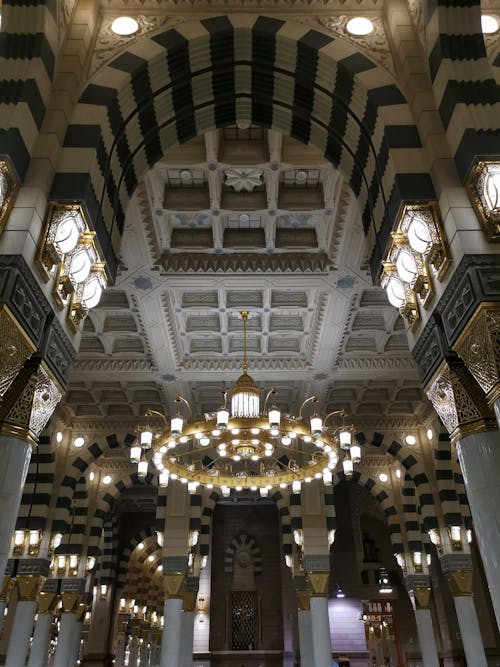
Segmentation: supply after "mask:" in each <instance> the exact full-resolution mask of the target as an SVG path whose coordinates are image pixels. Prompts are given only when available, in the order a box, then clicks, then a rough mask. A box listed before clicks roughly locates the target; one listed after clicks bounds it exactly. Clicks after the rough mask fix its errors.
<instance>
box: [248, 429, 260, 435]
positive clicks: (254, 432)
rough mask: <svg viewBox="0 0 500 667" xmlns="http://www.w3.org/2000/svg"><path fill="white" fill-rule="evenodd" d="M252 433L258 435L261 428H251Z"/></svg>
mask: <svg viewBox="0 0 500 667" xmlns="http://www.w3.org/2000/svg"><path fill="white" fill-rule="evenodd" d="M250 433H251V434H252V435H257V434H259V433H260V428H251V429H250Z"/></svg>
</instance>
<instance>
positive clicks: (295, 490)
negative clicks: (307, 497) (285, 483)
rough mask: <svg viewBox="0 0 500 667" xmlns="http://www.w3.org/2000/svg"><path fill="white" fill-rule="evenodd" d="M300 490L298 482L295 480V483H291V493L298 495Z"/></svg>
mask: <svg viewBox="0 0 500 667" xmlns="http://www.w3.org/2000/svg"><path fill="white" fill-rule="evenodd" d="M300 489H301V484H300V482H299V480H297V479H296V480H295V481H293V482H292V492H293V493H300Z"/></svg>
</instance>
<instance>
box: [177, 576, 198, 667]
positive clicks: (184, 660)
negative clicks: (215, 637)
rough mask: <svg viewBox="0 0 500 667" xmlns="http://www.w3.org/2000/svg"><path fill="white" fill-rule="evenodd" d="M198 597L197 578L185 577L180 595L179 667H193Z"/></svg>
mask: <svg viewBox="0 0 500 667" xmlns="http://www.w3.org/2000/svg"><path fill="white" fill-rule="evenodd" d="M197 596H198V578H197V577H187V578H186V581H185V583H184V591H183V593H182V609H183V612H182V617H181V648H180V656H179V667H193V639H194V610H195V608H196V598H197Z"/></svg>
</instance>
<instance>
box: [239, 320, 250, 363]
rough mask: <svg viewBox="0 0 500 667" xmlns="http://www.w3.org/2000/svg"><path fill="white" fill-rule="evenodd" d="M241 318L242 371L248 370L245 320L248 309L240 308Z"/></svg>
mask: <svg viewBox="0 0 500 667" xmlns="http://www.w3.org/2000/svg"><path fill="white" fill-rule="evenodd" d="M240 315H241V319H242V320H243V372H244V373H247V372H248V358H247V320H248V310H242V311H241V312H240Z"/></svg>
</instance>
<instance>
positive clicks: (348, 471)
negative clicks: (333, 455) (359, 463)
mask: <svg viewBox="0 0 500 667" xmlns="http://www.w3.org/2000/svg"><path fill="white" fill-rule="evenodd" d="M342 469H343V470H344V475H345V476H346V477H352V474H353V472H354V467H353V464H352V461H351V459H347V458H346V459H344V460H343V461H342Z"/></svg>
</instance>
